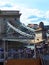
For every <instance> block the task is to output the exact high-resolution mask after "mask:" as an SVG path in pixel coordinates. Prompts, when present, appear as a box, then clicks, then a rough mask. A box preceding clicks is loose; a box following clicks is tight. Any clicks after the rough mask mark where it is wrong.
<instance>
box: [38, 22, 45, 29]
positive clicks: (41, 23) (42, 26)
mask: <svg viewBox="0 0 49 65" xmlns="http://www.w3.org/2000/svg"><path fill="white" fill-rule="evenodd" d="M39 27H40V28H42V30H44V23H43V22H40V23H39Z"/></svg>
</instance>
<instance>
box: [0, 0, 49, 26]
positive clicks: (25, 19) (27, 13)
mask: <svg viewBox="0 0 49 65" xmlns="http://www.w3.org/2000/svg"><path fill="white" fill-rule="evenodd" d="M13 2H14V0H8V1H7V0H3V2H2V0H0V9H1V10H20V12H21V13H22V15H21V18H20V20H21V22H22V23H24V24H26V25H27V24H28V23H38V24H39V22H40V21H37V20H38V18H39V17H45V18H46V21H44V23H45V24H47V23H48V24H49V22H48V21H47V18H49V11H47V12H44V11H41V10H39V9H31V8H28V7H26V6H25V5H24V4H18V3H16V2H15V3H13ZM6 4H9V5H11V7H8V6H7V7H6V6H4V5H6ZM32 15H34V16H37V18H32V19H28V17H30V16H32ZM34 20H36V22H32V21H34Z"/></svg>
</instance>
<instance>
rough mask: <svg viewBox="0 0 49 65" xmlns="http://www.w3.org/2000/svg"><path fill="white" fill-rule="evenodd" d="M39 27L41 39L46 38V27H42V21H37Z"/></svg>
mask: <svg viewBox="0 0 49 65" xmlns="http://www.w3.org/2000/svg"><path fill="white" fill-rule="evenodd" d="M39 27H40V28H42V39H47V35H46V29H45V27H44V23H43V22H40V23H39Z"/></svg>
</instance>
